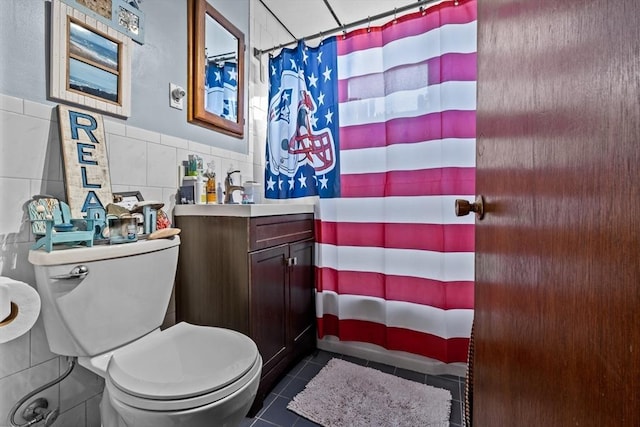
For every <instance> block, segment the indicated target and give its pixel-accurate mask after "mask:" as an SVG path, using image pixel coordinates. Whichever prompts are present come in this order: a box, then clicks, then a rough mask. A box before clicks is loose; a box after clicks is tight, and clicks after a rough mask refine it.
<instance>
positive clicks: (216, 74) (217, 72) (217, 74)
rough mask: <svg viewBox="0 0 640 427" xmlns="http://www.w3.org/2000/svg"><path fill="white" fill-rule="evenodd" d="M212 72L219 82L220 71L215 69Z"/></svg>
mask: <svg viewBox="0 0 640 427" xmlns="http://www.w3.org/2000/svg"><path fill="white" fill-rule="evenodd" d="M213 74H215V76H216V81H217V82H219V81H220V71H216V72H215V73H213Z"/></svg>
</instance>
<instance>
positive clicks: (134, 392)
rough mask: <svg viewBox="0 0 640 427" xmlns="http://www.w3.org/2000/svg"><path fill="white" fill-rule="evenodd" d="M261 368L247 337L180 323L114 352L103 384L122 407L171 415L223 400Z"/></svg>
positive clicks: (254, 347) (219, 329)
mask: <svg viewBox="0 0 640 427" xmlns="http://www.w3.org/2000/svg"><path fill="white" fill-rule="evenodd" d="M261 368H262V359H261V358H260V355H259V353H258V349H257V347H256V344H255V343H254V342H253V341H252V340H251V339H250V338H249V337H247V336H245V335H243V334H241V333H239V332H236V331H233V330H230V329H222V328H214V327H205V326H196V325H191V324H188V323H184V322H182V323H178V324H177V325H174V326H172V327H171V328H168V329H166V330H164V331H162V332H159V333H156V334H150V335H147V336H145V337H143V338H141V339H139V340H137V341H135V342H133V343H131V344H129V345H127V346H125V347H122V348H120V349H118V350H116V351H114V352H113V355H112V357H111V359H110V361H109V366H108V367H107V375H106V376H105V383H106V387H107V388H108V390H109V393H110V394H111V396H112V397H113V398H115V399H117V400H119V401H121V402H122V403H124V404H126V405H129V406H132V407H135V408H139V409H148V410H161V411H175V410H184V409H190V408H195V407H198V406H202V405H206V404H209V403H212V402H215V401H217V400H220V399H224V398H225V397H227V396H229V395H231V394H232V393H234V392H236V391H237V390H240V389H241V388H243V387H244V386H246V385H247V384H248V383H249V382H251V380H253V379H254V378H255V376H256V375H259V374H260V371H261Z"/></svg>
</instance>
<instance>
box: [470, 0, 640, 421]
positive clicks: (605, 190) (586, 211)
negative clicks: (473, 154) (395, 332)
mask: <svg viewBox="0 0 640 427" xmlns="http://www.w3.org/2000/svg"><path fill="white" fill-rule="evenodd" d="M477 132H478V140H477V193H479V194H483V195H484V196H485V198H486V206H485V208H486V211H487V213H486V215H485V218H484V219H483V220H481V221H477V222H476V224H477V228H476V251H477V252H476V301H475V303H476V311H475V358H474V365H473V370H474V388H473V392H474V399H473V420H474V423H473V425H474V426H475V427H501V426H522V427H526V426H531V427H540V426H544V427H553V426H558V427H567V426H598V427H602V426H621V425H638V422H639V420H640V311H639V310H640V2H639V1H638V0H600V1H558V0H537V1H517V2H514V1H511V0H480V1H478V115H477Z"/></svg>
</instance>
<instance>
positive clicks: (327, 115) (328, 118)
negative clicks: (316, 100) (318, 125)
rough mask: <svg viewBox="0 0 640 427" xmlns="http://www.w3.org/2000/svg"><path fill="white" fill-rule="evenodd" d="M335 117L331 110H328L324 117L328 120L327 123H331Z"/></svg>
mask: <svg viewBox="0 0 640 427" xmlns="http://www.w3.org/2000/svg"><path fill="white" fill-rule="evenodd" d="M332 117H333V113H332V112H331V110H328V112H327V114H325V115H324V118H325V119H326V120H327V124H329V123H331V118H332Z"/></svg>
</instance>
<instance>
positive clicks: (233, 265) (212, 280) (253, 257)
mask: <svg viewBox="0 0 640 427" xmlns="http://www.w3.org/2000/svg"><path fill="white" fill-rule="evenodd" d="M174 217H175V226H176V227H178V228H180V229H181V230H182V232H181V235H180V236H181V240H182V244H181V247H180V254H179V262H178V272H177V275H176V320H177V321H178V322H179V321H186V322H189V323H193V324H197V325H206V326H220V327H225V328H230V329H235V330H237V331H239V332H242V333H243V334H246V335H248V336H249V337H251V338H252V339H253V340H254V341H255V343H256V344H257V345H258V350H259V351H260V354H261V355H262V359H263V368H262V378H261V382H260V387H259V389H258V394H257V396H256V400H255V403H254V405H253V407H252V410H251V411H250V412H249V413H250V415H253V414H255V412H257V410H259V409H260V407H262V402H263V400H264V397H265V396H266V395H267V394H268V393H269V391H270V390H271V389H272V388H273V386H274V385H275V384H276V383H277V382H278V380H279V379H280V378H281V377H282V376H283V375H285V373H286V372H287V371H288V370H289V369H290V368H291V367H292V365H293V364H295V363H297V361H298V360H300V359H301V358H302V357H303V356H304V355H306V354H308V353H310V352H311V351H312V350H313V349H315V345H316V334H315V301H314V292H315V289H314V271H313V261H314V259H313V253H314V228H313V227H314V222H313V205H303V204H300V205H292V204H282V205H279V204H260V205H178V206H176V207H175V210H174Z"/></svg>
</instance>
